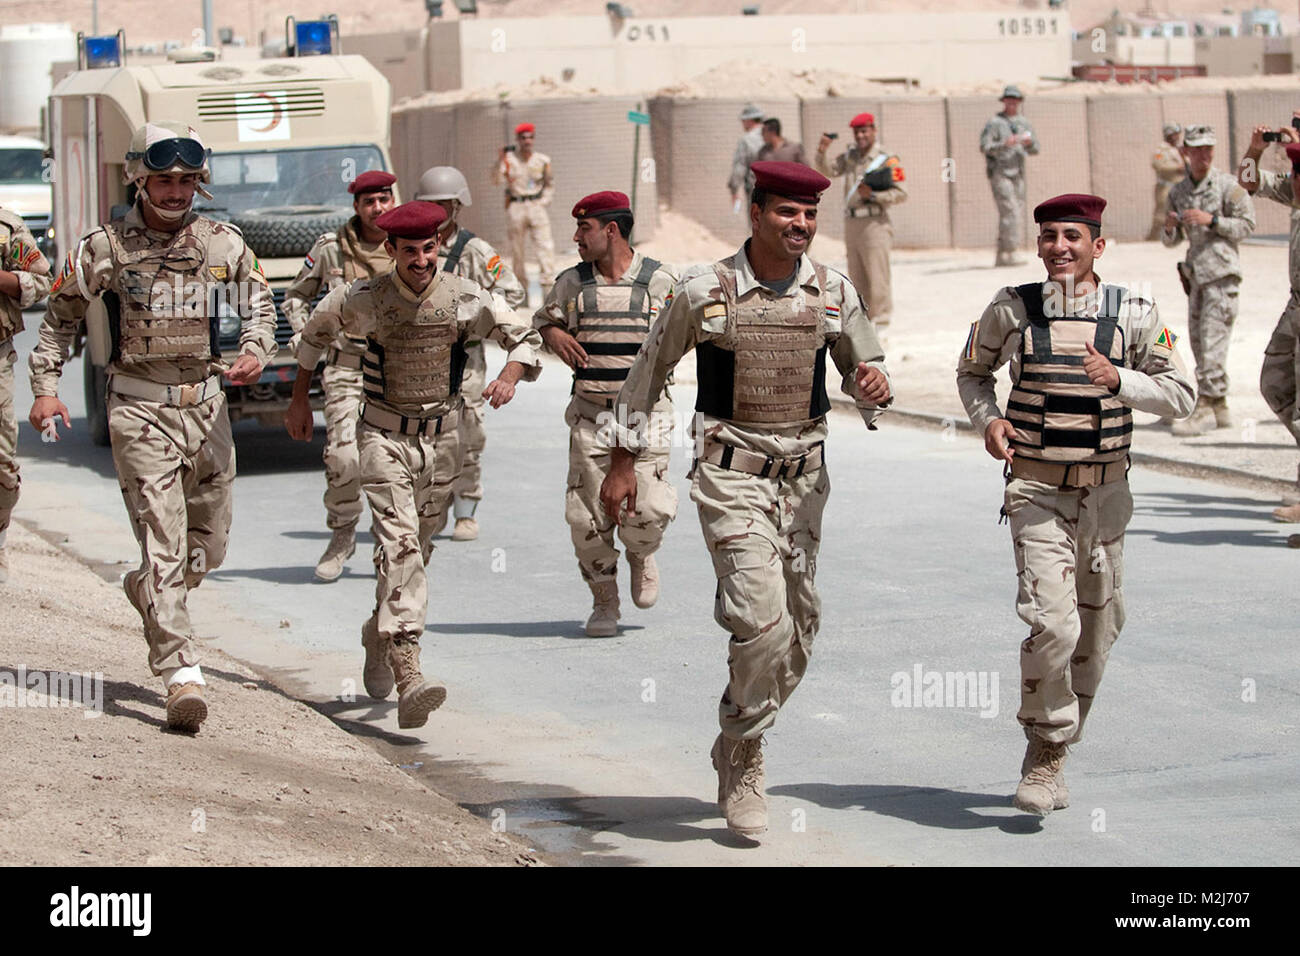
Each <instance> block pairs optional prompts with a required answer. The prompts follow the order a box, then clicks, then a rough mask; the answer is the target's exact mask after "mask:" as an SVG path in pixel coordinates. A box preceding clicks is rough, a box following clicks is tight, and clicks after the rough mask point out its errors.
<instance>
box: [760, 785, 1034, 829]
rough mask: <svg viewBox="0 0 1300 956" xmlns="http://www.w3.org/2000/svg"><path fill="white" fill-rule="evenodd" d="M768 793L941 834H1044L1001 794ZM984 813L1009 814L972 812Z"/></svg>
mask: <svg viewBox="0 0 1300 956" xmlns="http://www.w3.org/2000/svg"><path fill="white" fill-rule="evenodd" d="M767 792H768V793H769V794H771V795H773V796H784V797H793V798H794V799H796V800H803V801H806V802H808V803H815V804H816V805H817V806H819V807H825V808H826V809H828V810H865V811H866V812H868V813H879V814H883V815H885V816H889V817H896V818H897V819H899V820H907V821H909V822H910V823H916V824H919V825H920V826H924V827H938V828H940V829H944V830H982V829H988V828H991V827H996V828H997V829H999V830H1001V831H1002V832H1003V833H1013V834H1022V833H1038V832H1039V831H1040V830H1042V828H1043V825H1042V819H1041V818H1040V817H1036V816H1032V815H1030V814H1027V813H1020V812H1019V811H1018V810H1015V809H1013V808H1012V806H1011V797H1010V796H1008V795H1006V794H1001V793H968V792H965V791H961V790H945V789H943V788H942V787H909V786H890V785H887V784H851V783H850V784H838V783H794V784H787V785H784V786H779V787H769V788H768V791H767ZM984 808H989V809H996V810H998V811H1008V813H1009V814H1010V815H1008V813H998V814H986V813H979V812H977V811H979V810H981V809H984Z"/></svg>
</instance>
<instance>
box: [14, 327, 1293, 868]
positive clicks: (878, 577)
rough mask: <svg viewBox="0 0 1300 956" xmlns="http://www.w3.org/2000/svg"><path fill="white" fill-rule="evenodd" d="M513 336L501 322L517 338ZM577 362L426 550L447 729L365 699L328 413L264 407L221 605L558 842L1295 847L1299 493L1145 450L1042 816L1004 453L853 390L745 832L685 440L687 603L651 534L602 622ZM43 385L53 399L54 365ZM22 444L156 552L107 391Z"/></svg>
mask: <svg viewBox="0 0 1300 956" xmlns="http://www.w3.org/2000/svg"><path fill="white" fill-rule="evenodd" d="M36 318H37V317H36V316H29V317H28V319H29V322H28V324H29V325H32V326H34V325H35V324H36V321H35V320H36ZM34 339H35V333H34V331H33V330H31V329H29V330H28V331H27V332H24V333H23V334H21V335H20V336H19V338H18V342H17V346H18V350H19V353H20V355H21V356H22V357H23V359H24V361H25V358H26V355H27V353H28V351H29V350H30V348H31V345H32V343H33V342H34ZM959 344H960V343H957V345H959ZM954 347H956V346H954ZM500 364H501V353H499V352H490V353H489V365H490V367H491V369H492V370H493V371H495V369H497V368H499V366H500ZM900 374H901V373H900V371H899V370H895V375H896V377H897V376H899V375H900ZM80 376H81V372H80V364H79V362H77V361H74V362H72V363H70V365H69V367H68V370H67V373H66V376H65V384H64V387H63V389H62V396H63V397H64V399H65V401H67V402H68V404H69V405H70V406H71V407H72V409H73V413H74V415H76V416H80V415H81V404H82V403H81V377H80ZM896 384H901V381H900V382H899V383H896ZM568 391H569V382H568V378H567V376H566V375H565V374H564V370H563V369H561V368H559V367H557V366H554V365H549V366H548V367H547V369H546V371H545V373H544V374H543V376H542V378H541V380H540V381H539V382H537V383H535V384H524V385H521V386H520V389H519V393H518V396H517V398H516V400H515V402H514V403H513V404H511V405H510V406H508V407H506V408H505V409H502V410H498V411H492V410H490V409H489V411H488V415H489V421H488V436H489V438H488V447H487V452H486V455H485V464H486V475H485V483H486V489H487V494H486V500H485V502H484V503H483V505H482V507H481V508H480V510H479V519H480V524H481V527H482V536H481V537H480V538H479V540H477V541H475V542H472V543H466V544H460V543H453V542H452V541H450V539H449V538H448V539H444V540H440V541H439V544H438V548H437V550H436V551H435V553H434V556H433V558H432V560H431V562H430V568H429V580H430V606H429V615H428V629H427V632H426V636H425V639H424V642H423V660H424V666H425V671H426V673H432V674H436V675H437V676H439V677H441V678H442V679H443V680H445V681H446V683H447V685H448V688H449V695H450V696H449V699H448V702H447V704H446V705H445V706H444V707H443V708H442V709H441V710H439V711H437V712H436V713H435V714H434V715H433V716H432V718H431V719H430V722H429V724H428V725H427V726H426V727H425V728H423V729H421V730H420V731H417V732H404V731H398V730H397V727H396V702H395V699H390V700H389V701H387V702H384V703H375V702H372V701H369V699H368V698H366V697H365V696H364V694H363V693H362V692H360V691H359V690H357V691H356V693H358V694H360V695H361V696H360V697H359V698H357V699H352V695H351V693H350V691H352V689H353V688H359V685H360V676H361V674H360V672H361V659H362V652H361V648H360V646H359V641H360V626H361V623H362V621H363V620H364V619H365V617H366V616H367V614H368V613H369V611H370V608H371V605H372V602H373V596H374V580H373V576H372V574H371V568H370V561H369V536H368V535H363V536H362V546H361V547H360V548H359V550H358V552H357V554H356V555H355V556H354V557H353V558H352V559H351V561H350V562H349V564H348V568H347V572H346V573H345V575H344V577H343V578H342V579H341V580H339V581H338V582H336V583H334V584H330V585H321V584H317V583H313V581H312V570H313V567H314V565H315V562H316V560H317V558H318V557H319V555H320V553H321V550H322V548H323V547H324V544H325V542H326V540H327V539H328V532H327V531H326V529H325V524H324V512H323V508H322V505H321V501H320V496H321V492H322V491H323V489H324V477H323V473H322V470H321V467H320V463H319V460H320V450H321V444H322V436H323V429H321V428H318V430H317V437H316V441H315V442H313V443H312V444H311V445H303V444H298V443H293V442H291V441H290V440H289V439H288V438H287V436H285V435H284V434H283V433H278V432H275V431H272V430H263V429H260V428H259V427H258V426H256V425H254V424H248V425H243V424H241V425H240V426H238V427H237V429H236V433H237V438H238V448H239V452H238V453H239V466H240V476H239V478H238V480H237V483H236V491H235V523H234V529H233V534H232V543H231V548H230V553H229V555H228V557H227V560H226V562H225V564H224V565H223V566H222V567H221V568H220V569H219V570H217V571H215V572H213V573H212V574H211V575H210V576H209V578H208V580H207V581H206V582H205V583H204V585H203V587H202V588H201V589H199V590H198V591H197V592H196V593H195V594H194V595H193V596H192V598H191V602H192V608H193V610H194V620H195V628H196V632H197V633H198V634H199V636H201V637H203V638H205V639H210V640H214V641H216V642H217V643H219V644H220V645H221V646H222V647H225V648H227V649H229V650H231V651H233V652H235V653H237V654H239V655H240V656H242V657H244V658H245V659H247V660H249V661H251V662H252V663H254V664H255V665H260V666H262V667H263V668H265V669H267V670H269V671H270V672H272V673H274V674H276V675H278V676H279V677H280V678H281V680H282V681H283V682H284V684H285V686H288V687H291V688H292V689H293V691H294V692H295V693H297V694H300V695H301V696H303V697H304V698H305V699H307V700H309V701H311V702H313V703H314V705H315V706H316V707H317V708H318V709H319V710H321V711H322V712H324V713H326V714H328V715H329V716H331V717H332V718H333V719H335V720H336V721H337V722H338V723H339V724H340V725H341V726H343V727H345V728H347V729H348V730H350V731H352V732H354V733H358V734H361V735H364V736H365V737H366V738H367V739H369V740H371V741H372V742H373V743H374V745H375V746H376V747H379V748H380V749H381V751H383V752H384V753H386V754H387V755H389V756H390V757H391V759H393V760H394V761H395V762H397V763H399V764H401V765H402V766H404V767H405V768H406V769H408V770H409V771H410V772H411V773H413V774H414V775H415V776H416V777H417V778H419V779H421V780H424V781H426V782H428V783H429V784H430V785H431V786H433V787H435V788H436V789H438V790H439V791H441V792H443V793H444V794H446V795H447V796H449V797H450V798H452V799H454V800H456V801H458V802H460V803H462V804H464V805H466V806H467V807H469V808H470V809H471V810H473V811H475V812H476V813H479V814H481V815H482V816H483V817H484V818H485V819H487V820H490V821H491V822H492V823H493V825H494V826H496V827H497V828H498V829H505V830H509V831H511V832H514V833H517V834H519V835H521V836H522V837H523V838H524V839H526V840H528V841H529V842H530V843H531V844H532V845H533V846H535V847H538V848H539V849H541V850H543V851H544V852H547V853H549V854H551V856H552V858H553V859H557V860H560V861H569V862H584V863H593V864H611V863H683V864H696V863H728V864H750V863H761V864H840V863H888V864H897V865H908V864H930V865H935V864H939V865H941V864H1006V865H1052V864H1068V865H1130V864H1172V865H1185V864H1205V865H1216V864H1225V863H1230V864H1238V865H1243V864H1244V865H1268V864H1280V863H1289V862H1294V860H1295V859H1296V858H1297V855H1300V854H1298V851H1300V838H1298V837H1297V832H1296V827H1295V819H1296V817H1297V810H1298V809H1300V760H1297V756H1300V742H1298V740H1297V715H1298V714H1300V708H1298V707H1297V701H1298V697H1300V692H1298V691H1297V688H1300V656H1298V655H1297V654H1296V653H1295V640H1296V636H1297V628H1296V618H1297V606H1296V601H1297V598H1296V591H1295V584H1294V582H1295V580H1296V568H1297V564H1296V562H1297V561H1300V552H1296V551H1293V550H1288V549H1287V548H1286V546H1285V539H1286V533H1287V531H1288V530H1294V529H1288V528H1286V527H1285V526H1282V525H1276V524H1274V523H1273V522H1272V521H1271V520H1270V518H1269V511H1270V509H1271V508H1272V507H1273V506H1274V505H1275V502H1272V501H1266V500H1263V499H1260V498H1257V497H1252V496H1251V495H1249V494H1247V493H1243V492H1240V491H1238V490H1236V489H1234V488H1231V487H1227V486H1221V485H1217V484H1212V483H1207V482H1201V481H1192V480H1187V479H1183V478H1178V477H1173V476H1170V475H1166V474H1161V473H1156V472H1151V471H1143V470H1140V469H1139V470H1135V471H1134V472H1133V474H1132V476H1131V481H1132V486H1133V491H1134V498H1135V502H1136V508H1135V513H1134V517H1133V521H1132V524H1131V525H1130V528H1129V534H1128V542H1127V548H1126V556H1125V561H1126V568H1125V572H1124V573H1125V593H1126V597H1127V603H1128V623H1127V625H1126V627H1125V629H1124V632H1123V634H1122V635H1121V637H1120V640H1119V643H1118V644H1117V645H1116V647H1115V650H1114V652H1113V653H1112V655H1111V659H1110V666H1109V669H1108V671H1107V676H1106V680H1105V682H1104V684H1103V686H1102V689H1101V692H1100V694H1099V696H1098V699H1097V704H1096V706H1095V708H1094V710H1093V716H1092V719H1091V721H1090V723H1089V734H1088V737H1087V739H1086V740H1085V741H1084V742H1083V743H1082V744H1081V745H1080V746H1078V747H1076V748H1075V750H1074V752H1073V754H1072V755H1071V757H1070V760H1069V763H1068V765H1067V772H1068V776H1069V780H1070V785H1071V789H1072V791H1073V806H1072V807H1071V808H1070V809H1068V810H1064V811H1060V812H1058V813H1055V814H1053V815H1051V816H1050V817H1048V818H1046V819H1045V820H1041V821H1040V820H1039V819H1037V818H1035V817H1030V816H1026V815H1024V814H1021V813H1018V812H1017V811H1015V810H1014V809H1013V808H1012V807H1011V804H1010V795H1011V793H1012V791H1013V790H1014V787H1015V784H1016V780H1017V776H1018V769H1019V764H1020V759H1021V756H1022V754H1023V748H1024V740H1023V737H1022V736H1021V733H1020V730H1019V728H1018V726H1017V724H1016V722H1015V711H1016V708H1017V703H1018V701H1017V657H1018V644H1019V641H1020V640H1021V639H1022V638H1023V637H1024V635H1025V628H1024V625H1022V624H1021V622H1020V621H1019V620H1018V619H1017V617H1016V615H1015V609H1014V599H1015V571H1014V565H1013V561H1012V554H1011V548H1010V543H1009V534H1008V531H1007V529H1006V527H1005V526H999V525H998V509H999V507H1000V504H1001V487H1002V479H1001V475H1000V469H999V468H998V466H997V464H996V463H994V462H993V461H992V460H991V459H989V458H988V457H987V456H986V455H985V453H984V451H983V449H982V446H981V445H980V444H979V443H978V442H976V441H975V440H973V439H971V438H970V437H968V436H965V435H961V434H958V433H954V432H948V433H945V432H940V431H926V430H917V429H912V428H907V427H903V426H902V425H901V424H898V423H892V422H889V421H888V419H886V420H885V424H884V425H882V427H881V429H880V430H879V431H878V432H874V433H868V432H867V431H866V430H865V429H864V428H863V427H862V425H861V422H860V420H859V419H857V417H856V416H854V415H852V414H849V413H846V412H841V411H836V412H834V413H832V427H831V437H830V441H829V443H828V467H829V468H830V472H831V481H832V491H831V499H830V504H829V507H828V508H827V510H826V517H825V524H824V534H823V543H822V550H821V557H820V561H819V565H818V572H817V581H818V585H819V589H820V592H821V596H822V601H823V627H822V630H821V633H820V635H819V636H818V638H817V644H816V648H815V653H814V656H813V660H812V663H811V665H810V668H809V673H808V675H807V677H806V679H805V680H804V682H803V684H802V685H801V686H800V688H799V689H798V691H797V692H796V693H795V695H794V696H793V697H792V699H791V700H790V702H789V704H788V706H787V707H786V708H785V709H784V710H783V712H782V713H781V715H780V716H779V718H778V720H777V723H776V726H775V727H774V729H773V730H772V731H771V732H769V734H768V735H767V746H766V748H765V752H766V755H767V774H768V776H767V783H768V794H769V807H770V814H771V830H770V831H769V833H768V834H767V836H766V837H765V838H764V840H763V842H762V844H761V845H758V844H754V843H751V842H750V841H747V840H743V839H739V838H735V837H732V836H731V835H729V834H728V833H727V831H726V829H725V827H724V825H723V823H722V820H721V819H720V818H719V817H718V814H717V810H716V806H715V804H714V802H713V798H714V795H715V793H714V791H715V787H716V777H715V775H714V772H713V770H712V769H711V767H710V765H709V757H708V751H709V747H710V745H711V744H712V741H713V738H714V736H715V734H716V733H717V720H716V713H717V701H718V697H719V694H720V693H721V691H722V688H723V685H724V683H725V680H726V673H727V672H726V640H727V638H726V635H725V634H724V633H723V632H722V630H721V629H720V628H719V627H718V626H717V624H716V623H715V622H714V621H713V617H712V603H713V591H714V578H713V574H712V568H711V565H710V562H709V559H708V555H707V553H706V551H705V548H704V545H703V543H702V541H701V538H700V533H699V528H698V524H697V520H696V517H695V513H694V512H695V509H694V507H693V506H692V505H691V503H690V500H689V484H688V482H687V481H686V479H685V473H686V470H687V466H688V461H687V458H688V451H687V448H686V447H685V446H683V447H679V448H678V449H676V450H675V451H674V463H673V474H674V477H675V479H676V484H677V488H678V494H679V500H680V504H679V516H678V520H677V521H676V522H675V523H674V524H673V525H672V526H671V527H670V529H669V531H668V534H667V536H666V540H665V543H664V547H663V550H662V551H661V552H660V556H659V565H660V568H661V571H662V577H663V593H662V596H661V598H660V601H659V603H658V605H657V606H656V607H654V608H652V609H649V610H638V609H636V608H635V607H633V605H632V603H631V599H630V597H628V596H627V577H626V575H627V572H626V570H625V567H624V568H623V569H621V574H622V588H623V594H624V598H623V602H624V603H623V623H624V627H623V630H622V632H621V634H620V635H619V636H618V637H616V638H612V639H588V638H585V637H584V636H583V635H582V631H581V628H582V622H583V621H584V620H585V618H586V616H587V614H588V612H589V610H590V594H589V592H588V590H587V588H586V587H585V585H584V584H583V583H582V581H581V579H580V577H579V574H578V568H577V564H576V562H575V560H574V557H573V553H572V548H571V545H570V541H569V535H568V529H567V526H566V525H565V523H564V501H563V498H564V485H565V470H566V462H567V430H566V428H565V426H564V424H563V421H562V418H561V412H562V409H563V407H564V404H565V402H566V396H567V393H568ZM676 398H677V400H678V403H679V406H680V407H681V408H689V407H690V404H691V403H692V402H693V398H694V396H693V392H692V390H691V389H688V388H679V389H678V390H677V392H676ZM17 404H18V409H19V414H20V416H22V415H25V414H26V410H27V409H28V408H29V407H30V395H29V393H28V390H27V380H26V374H25V367H20V375H19V386H18V396H17ZM1139 442H1140V437H1139ZM19 448H20V454H21V456H22V458H23V476H24V497H23V500H22V501H21V502H20V504H19V507H18V512H17V515H18V518H19V520H22V521H25V522H27V523H29V524H30V525H32V526H34V527H36V528H37V529H39V530H41V531H42V532H43V533H45V534H47V535H53V536H55V537H56V538H57V537H66V539H67V546H68V547H70V548H71V549H72V550H73V551H75V552H77V553H78V554H80V555H81V556H82V557H84V558H85V559H86V560H87V561H89V562H90V563H91V564H92V566H95V567H96V568H98V569H99V570H100V571H101V573H103V574H104V575H105V576H107V577H111V578H116V576H117V575H118V574H119V573H120V572H121V571H123V570H126V569H127V568H129V567H132V566H134V564H135V563H136V561H137V560H138V558H137V554H138V552H137V550H136V547H135V544H134V541H133V539H132V538H131V536H130V531H129V529H128V527H127V525H126V522H125V520H124V513H123V508H122V503H121V498H120V496H119V493H118V490H117V486H116V481H115V479H114V476H113V471H112V460H111V456H110V453H109V451H108V449H102V448H95V447H94V446H92V445H90V444H89V443H88V441H87V438H86V434H85V428H84V421H81V420H74V423H73V431H72V433H71V434H70V435H67V436H65V440H64V441H62V442H60V443H58V444H46V443H43V442H41V440H40V438H39V436H38V435H37V434H36V433H35V432H34V431H33V430H32V429H30V428H29V427H28V426H26V425H24V426H23V429H22V437H21V441H20V445H19ZM365 526H366V522H365V521H363V527H365ZM15 572H16V573H21V569H15ZM123 600H125V598H124V597H123ZM140 653H141V658H142V660H143V658H144V654H145V648H144V645H143V643H142V644H141V648H140ZM918 671H919V672H920V674H921V675H922V682H923V683H924V682H925V681H926V680H931V681H932V680H934V679H935V678H933V677H928V676H927V675H928V674H929V672H938V674H939V675H940V679H943V675H945V674H965V673H970V672H974V675H975V680H976V686H977V688H982V689H983V694H982V695H979V696H980V697H981V699H977V700H973V701H971V700H967V701H964V702H963V701H959V700H958V699H957V698H956V697H955V696H954V698H953V699H952V700H951V701H947V700H945V701H944V702H943V704H944V705H943V706H925V705H924V704H925V700H924V699H923V698H922V699H921V703H922V706H902V705H903V704H904V703H913V704H914V703H915V702H916V698H915V697H914V696H911V693H910V692H911V688H910V687H909V686H908V685H907V684H906V683H905V680H904V678H906V680H908V681H910V680H912V679H913V678H914V677H915V676H916V675H917V673H918ZM995 691H996V694H995V693H994V692H995ZM962 703H964V704H965V706H959V704H962Z"/></svg>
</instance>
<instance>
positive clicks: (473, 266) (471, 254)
mask: <svg viewBox="0 0 1300 956" xmlns="http://www.w3.org/2000/svg"><path fill="white" fill-rule="evenodd" d="M415 198H416V199H418V200H421V201H423V202H436V203H437V204H438V205H439V206H441V207H442V208H443V210H444V211H445V212H446V213H447V221H446V222H445V223H444V224H443V226H442V229H441V231H440V232H439V236H440V237H441V239H442V245H440V246H439V247H438V264H439V266H440V268H441V269H442V271H443V272H452V273H455V274H456V275H458V276H460V277H461V278H462V279H469V280H471V281H473V282H477V283H478V284H479V286H480V287H481V288H482V289H483V290H484V291H486V292H488V293H490V294H491V295H492V298H493V300H494V301H495V302H496V303H497V306H498V308H499V309H500V310H501V314H502V316H503V317H505V318H507V319H508V318H509V317H510V314H511V312H512V311H513V310H514V309H518V308H521V307H522V306H524V305H525V304H526V303H527V301H528V293H527V292H526V291H524V287H523V286H522V285H521V284H520V282H519V280H518V279H517V278H516V277H515V274H514V272H513V271H512V270H511V269H510V267H509V266H508V265H506V264H505V262H504V261H503V260H502V258H501V256H500V255H498V254H497V251H496V250H495V249H493V248H492V245H491V244H490V243H488V242H487V241H486V240H484V239H482V238H480V237H478V236H476V235H474V233H472V232H470V231H469V230H468V229H463V228H461V226H460V225H459V224H458V223H457V217H458V216H459V215H460V210H461V208H462V207H464V206H468V205H470V204H471V202H472V200H471V198H470V194H469V183H468V182H466V181H465V175H464V174H463V173H462V172H461V171H460V170H459V169H456V168H455V167H453V166H434V167H433V168H432V169H427V170H425V172H424V175H423V176H421V177H420V185H419V188H418V189H417V190H416V194H415ZM486 384H487V356H486V355H485V354H484V351H483V342H482V341H481V340H480V341H469V342H466V343H465V378H464V380H463V381H462V382H461V389H460V391H461V395H462V396H463V397H464V399H465V409H464V411H463V413H462V414H461V416H460V426H459V428H460V441H459V442H458V443H457V445H458V447H459V449H460V460H459V461H453V462H448V463H447V467H449V468H450V469H452V470H453V471H454V472H455V474H456V480H455V481H454V482H453V483H452V486H451V491H452V499H453V500H452V502H444V503H443V504H442V506H441V510H440V512H439V515H438V519H437V521H436V522H435V524H434V529H435V530H434V534H440V533H441V532H442V529H443V528H444V527H446V524H447V510H448V507H451V508H452V509H453V510H454V512H455V516H456V527H455V528H453V529H452V533H451V539H452V540H453V541H473V540H474V539H475V538H477V537H478V519H477V518H476V517H475V512H476V511H477V510H478V503H479V502H480V501H482V500H483V466H482V459H483V448H484V447H485V446H486V445H487V433H486V432H485V431H484V430H483V387H484V386H485V385H486ZM442 447H444V448H447V449H450V448H452V447H453V446H452V445H450V444H445V445H444V446H442Z"/></svg>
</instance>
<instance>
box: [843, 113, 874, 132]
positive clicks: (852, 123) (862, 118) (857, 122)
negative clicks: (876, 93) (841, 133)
mask: <svg viewBox="0 0 1300 956" xmlns="http://www.w3.org/2000/svg"><path fill="white" fill-rule="evenodd" d="M875 125H876V118H875V117H874V116H872V115H871V114H870V113H859V114H858V115H857V116H855V117H853V119H851V120H849V128H850V129H857V128H858V127H859V126H875Z"/></svg>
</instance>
